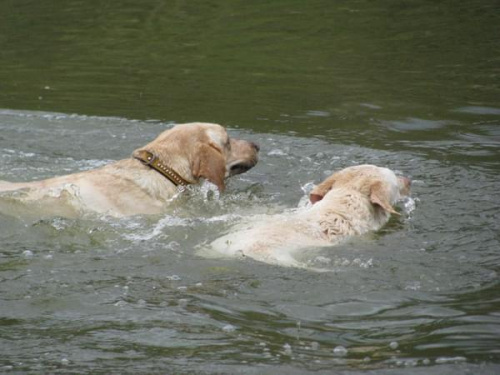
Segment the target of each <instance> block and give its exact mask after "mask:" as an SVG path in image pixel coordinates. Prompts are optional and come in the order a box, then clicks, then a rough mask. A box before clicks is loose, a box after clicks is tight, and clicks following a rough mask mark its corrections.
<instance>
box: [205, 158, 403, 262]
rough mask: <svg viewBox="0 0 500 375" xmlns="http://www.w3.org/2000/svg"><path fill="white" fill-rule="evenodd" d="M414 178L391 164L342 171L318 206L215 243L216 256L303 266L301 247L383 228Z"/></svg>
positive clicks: (259, 222) (319, 191) (314, 198)
mask: <svg viewBox="0 0 500 375" xmlns="http://www.w3.org/2000/svg"><path fill="white" fill-rule="evenodd" d="M409 185H410V182H409V180H408V179H406V178H402V177H396V175H395V174H394V173H393V172H392V171H390V170H389V169H386V168H379V167H376V166H373V165H362V166H356V167H350V168H346V169H344V170H342V171H340V172H337V173H335V174H333V175H332V176H330V177H329V178H327V179H326V180H325V181H323V182H322V183H321V184H319V185H318V186H316V187H315V188H314V189H313V190H312V192H311V194H310V200H311V202H312V203H313V205H312V206H311V207H309V208H306V209H302V210H298V211H296V212H294V213H291V214H281V215H273V216H263V217H259V218H257V219H256V220H252V221H251V222H250V223H247V224H246V225H245V224H244V225H242V226H240V227H239V228H238V229H239V230H237V231H234V232H232V233H230V234H228V235H226V236H224V237H221V238H219V239H217V240H215V241H214V242H213V243H212V244H211V246H210V247H211V249H210V250H209V253H210V254H211V255H216V254H219V255H227V256H235V255H240V256H246V257H250V258H253V259H255V260H258V261H262V262H266V263H271V264H279V265H283V266H297V267H300V266H302V265H301V264H300V263H299V262H297V261H296V260H295V258H294V254H295V253H297V252H298V251H300V250H304V249H305V248H308V247H309V248H311V247H323V246H332V245H334V244H336V243H339V242H340V241H342V240H344V239H346V238H348V237H350V236H355V235H361V234H364V233H367V232H370V231H376V230H378V229H380V228H381V227H382V226H383V225H384V224H386V223H387V221H388V220H389V218H390V216H391V213H392V214H397V212H396V211H395V210H394V208H393V204H394V203H395V202H396V201H397V200H399V199H400V198H401V197H403V196H405V195H407V194H408V193H409Z"/></svg>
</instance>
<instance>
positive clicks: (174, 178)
mask: <svg viewBox="0 0 500 375" xmlns="http://www.w3.org/2000/svg"><path fill="white" fill-rule="evenodd" d="M134 158H136V159H137V160H139V161H141V162H142V163H143V164H144V165H147V166H148V167H150V168H152V169H154V170H155V171H157V172H158V173H160V174H161V175H163V176H164V177H166V178H167V179H169V180H170V181H171V182H172V183H173V184H174V185H175V186H178V187H179V186H181V187H185V186H187V185H189V184H190V183H189V182H188V181H186V180H185V179H183V178H182V177H181V176H180V175H179V173H177V172H176V171H174V170H173V169H172V168H170V167H168V166H166V165H165V164H163V163H162V162H161V161H160V159H158V157H157V156H155V155H154V154H153V153H151V152H149V151H146V150H140V151H137V152H136V153H135V154H134Z"/></svg>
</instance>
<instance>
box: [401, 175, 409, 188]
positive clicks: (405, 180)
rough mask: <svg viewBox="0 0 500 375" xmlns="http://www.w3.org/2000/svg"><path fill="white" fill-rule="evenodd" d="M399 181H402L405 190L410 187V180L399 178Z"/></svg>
mask: <svg viewBox="0 0 500 375" xmlns="http://www.w3.org/2000/svg"><path fill="white" fill-rule="evenodd" d="M401 181H403V186H404V187H405V188H407V189H409V188H410V187H411V180H410V179H409V178H408V177H401Z"/></svg>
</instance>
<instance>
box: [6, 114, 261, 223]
mask: <svg viewBox="0 0 500 375" xmlns="http://www.w3.org/2000/svg"><path fill="white" fill-rule="evenodd" d="M258 151H259V147H258V146H257V145H256V144H255V143H253V142H248V141H244V140H238V139H232V138H230V137H229V136H228V134H227V132H226V130H225V129H224V128H223V127H222V126H220V125H217V124H210V123H189V124H182V125H177V126H175V127H173V128H172V129H169V130H166V131H164V132H163V133H161V134H160V135H159V136H158V137H157V138H156V139H155V140H153V141H152V142H150V143H149V144H147V145H145V146H144V147H141V148H139V149H137V150H135V151H134V152H133V154H132V157H130V158H128V159H124V160H120V161H117V162H115V163H112V164H108V165H106V166H104V167H102V168H99V169H94V170H90V171H85V172H80V173H75V174H70V175H66V176H60V177H54V178H50V179H47V180H43V181H34V182H17V183H13V182H6V181H0V193H2V192H6V191H10V192H11V193H9V194H8V195H9V197H10V199H13V198H12V197H14V198H15V199H17V200H18V201H20V202H23V203H27V204H31V205H33V206H36V207H37V208H38V209H39V210H40V209H41V210H42V211H45V212H52V213H53V214H57V215H62V216H75V215H77V214H78V213H82V212H88V211H91V212H96V213H100V214H107V215H111V216H117V217H120V216H127V215H135V214H154V213H160V212H161V211H162V209H163V208H164V207H165V205H166V202H167V201H168V200H169V199H171V198H172V197H173V196H174V195H175V194H176V193H178V192H179V190H182V189H183V188H184V187H185V186H186V185H190V184H197V183H198V182H199V181H200V179H202V178H203V179H206V180H208V181H210V182H212V183H213V184H215V185H217V187H218V189H219V190H220V191H223V190H224V188H225V178H227V177H230V176H232V175H235V174H239V173H243V172H245V171H247V170H249V169H250V168H252V167H253V166H255V164H256V163H257V160H258V158H257V154H258Z"/></svg>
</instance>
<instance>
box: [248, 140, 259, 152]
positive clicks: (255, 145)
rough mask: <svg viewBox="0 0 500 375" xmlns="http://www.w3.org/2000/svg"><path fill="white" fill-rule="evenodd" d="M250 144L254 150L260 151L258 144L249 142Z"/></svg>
mask: <svg viewBox="0 0 500 375" xmlns="http://www.w3.org/2000/svg"><path fill="white" fill-rule="evenodd" d="M250 145H251V146H252V147H253V148H254V149H255V150H256V151H260V146H259V145H258V144H257V143H255V142H250Z"/></svg>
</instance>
